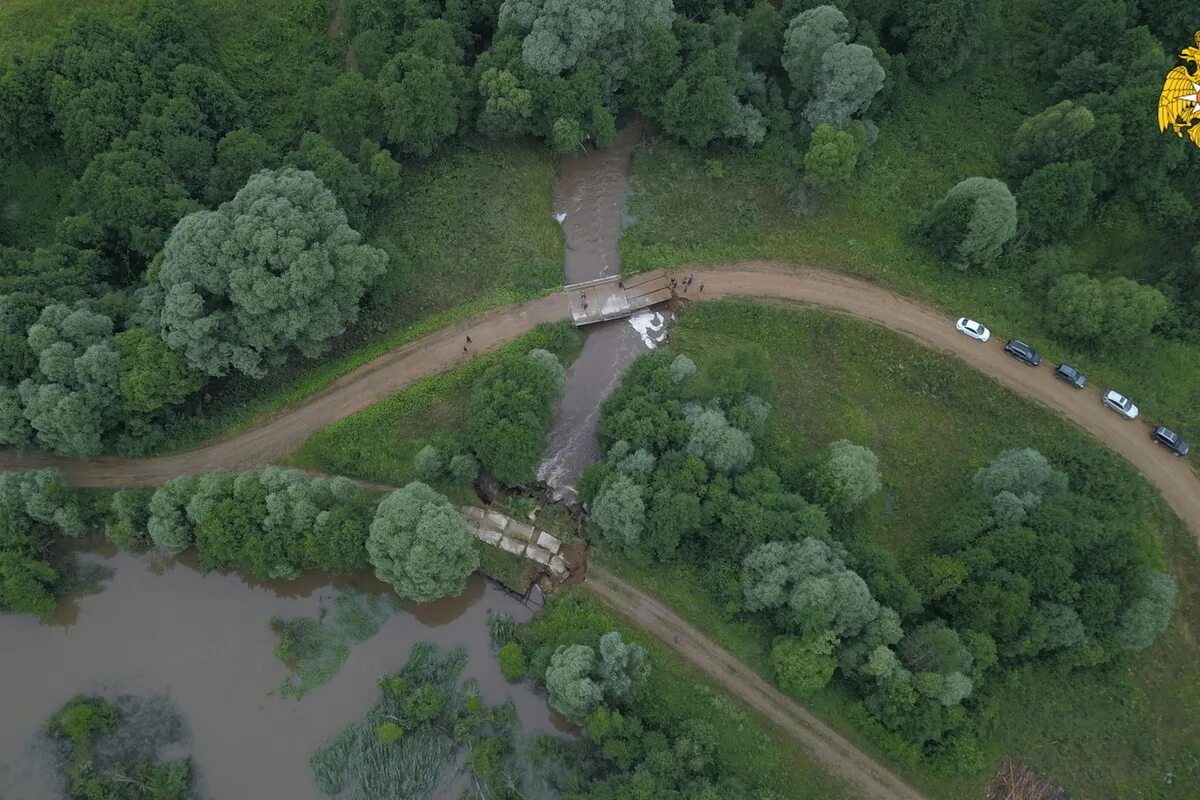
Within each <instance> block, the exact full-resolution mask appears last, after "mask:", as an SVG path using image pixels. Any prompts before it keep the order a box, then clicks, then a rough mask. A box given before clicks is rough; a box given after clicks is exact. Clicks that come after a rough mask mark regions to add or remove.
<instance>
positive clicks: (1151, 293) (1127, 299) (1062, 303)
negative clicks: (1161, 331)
mask: <svg viewBox="0 0 1200 800" xmlns="http://www.w3.org/2000/svg"><path fill="white" fill-rule="evenodd" d="M1046 300H1047V310H1048V312H1049V321H1050V326H1051V328H1052V330H1054V331H1055V332H1056V333H1058V334H1060V335H1061V336H1064V337H1066V338H1069V339H1074V340H1076V341H1080V342H1087V343H1090V344H1096V345H1100V346H1103V347H1107V348H1120V347H1126V346H1128V345H1130V344H1135V343H1137V342H1140V341H1141V340H1143V339H1145V338H1146V337H1147V336H1149V335H1150V332H1151V331H1152V330H1153V329H1154V327H1155V326H1156V325H1158V324H1159V323H1160V322H1162V320H1163V319H1164V318H1165V317H1166V315H1167V312H1168V311H1170V308H1171V304H1170V302H1169V301H1168V300H1167V298H1166V297H1164V296H1163V294H1162V292H1160V291H1158V290H1157V289H1155V288H1153V287H1151V286H1143V285H1142V284H1139V283H1137V282H1136V281H1132V280H1130V279H1129V278H1123V277H1118V278H1113V279H1111V280H1109V281H1100V280H1098V279H1096V278H1090V277H1088V276H1086V275H1081V274H1078V273H1073V274H1069V275H1064V276H1063V277H1062V278H1060V279H1059V280H1058V282H1057V283H1056V284H1055V285H1054V288H1053V289H1051V290H1050V293H1049V294H1048V295H1047V298H1046Z"/></svg>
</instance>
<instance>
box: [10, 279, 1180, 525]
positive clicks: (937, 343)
mask: <svg viewBox="0 0 1200 800" xmlns="http://www.w3.org/2000/svg"><path fill="white" fill-rule="evenodd" d="M684 272H685V270H680V271H679V272H678V273H677V274H684ZM701 283H703V284H704V291H703V292H700V291H699V284H701ZM733 297H745V298H757V299H767V300H788V301H794V302H797V303H802V304H806V305H814V306H820V307H822V308H826V309H830V310H833V311H838V312H842V313H845V314H848V315H850V316H854V317H857V318H859V319H863V320H867V321H869V322H873V323H875V324H877V325H880V326H882V327H885V328H888V329H889V330H892V331H896V332H897V333H902V334H904V335H906V336H908V337H910V338H912V339H914V340H916V341H918V342H920V343H921V344H924V345H926V346H928V347H932V348H934V349H936V350H940V351H942V352H944V353H948V354H950V355H952V356H955V357H956V358H959V359H961V360H962V361H963V362H964V363H966V364H968V365H969V366H971V367H974V368H975V369H977V370H979V371H980V372H982V373H984V374H986V375H989V376H991V377H992V378H994V379H995V380H997V381H999V382H1000V383H1001V384H1003V385H1004V386H1006V387H1008V388H1009V389H1012V390H1013V391H1015V392H1017V393H1018V394H1021V395H1023V396H1025V397H1028V398H1031V399H1033V400H1036V401H1037V402H1039V403H1041V404H1042V405H1044V406H1046V407H1048V408H1050V409H1053V410H1054V411H1056V412H1058V413H1059V414H1061V415H1062V416H1063V417H1064V418H1065V419H1068V420H1070V421H1072V422H1074V423H1075V424H1077V425H1079V426H1080V427H1081V428H1083V429H1084V430H1086V431H1088V432H1089V433H1091V434H1092V435H1093V436H1095V437H1096V438H1097V439H1098V440H1100V441H1101V442H1103V443H1104V444H1105V445H1107V446H1108V447H1109V448H1110V449H1111V450H1113V451H1114V452H1115V453H1117V454H1118V455H1120V456H1122V457H1123V458H1125V459H1126V460H1127V461H1129V462H1130V463H1131V464H1133V465H1134V466H1135V467H1137V468H1138V469H1139V470H1141V472H1142V474H1143V475H1144V476H1145V477H1146V479H1147V480H1148V481H1150V483H1152V484H1153V485H1154V486H1156V487H1157V488H1158V490H1159V491H1160V492H1161V493H1162V496H1163V498H1164V499H1165V500H1166V501H1167V503H1168V504H1169V505H1170V506H1171V508H1172V509H1174V511H1175V513H1176V514H1178V515H1179V516H1180V518H1182V519H1183V521H1184V522H1185V523H1186V524H1187V526H1188V527H1189V528H1190V529H1191V530H1192V532H1193V534H1196V535H1197V536H1198V537H1200V478H1197V476H1196V474H1195V473H1194V472H1193V471H1192V469H1191V468H1190V466H1189V465H1188V464H1187V463H1186V462H1184V461H1181V460H1180V459H1178V458H1176V457H1175V456H1173V455H1171V454H1170V453H1169V452H1167V450H1166V448H1164V447H1161V446H1160V445H1157V444H1155V443H1154V442H1153V441H1152V440H1151V438H1150V428H1149V427H1148V426H1147V424H1146V423H1145V422H1143V421H1141V420H1134V421H1129V420H1125V419H1123V418H1121V417H1120V416H1118V415H1117V414H1115V413H1113V412H1112V411H1110V410H1108V409H1107V408H1105V407H1104V406H1103V405H1102V404H1101V402H1100V391H1099V390H1098V389H1096V388H1092V387H1089V388H1087V389H1084V390H1076V389H1072V388H1071V387H1070V386H1067V385H1066V384H1065V383H1063V382H1062V381H1059V380H1057V379H1056V378H1055V377H1054V375H1053V370H1051V369H1049V368H1048V367H1047V366H1046V365H1043V366H1042V367H1040V368H1035V367H1029V366H1026V365H1025V364H1023V363H1021V362H1018V361H1017V360H1016V359H1013V358H1010V357H1009V356H1006V355H1005V354H1004V350H1003V341H1002V340H1000V339H999V338H998V337H997V338H995V339H993V340H992V341H989V342H986V343H980V342H977V341H975V340H973V339H970V338H968V337H966V336H964V335H963V334H961V333H959V332H958V331H956V330H955V329H954V320H953V319H952V318H950V317H947V316H945V315H944V314H942V313H941V312H938V311H935V310H933V309H931V308H929V307H927V306H924V305H921V304H920V303H918V302H916V301H913V300H910V299H907V298H905V297H902V296H900V295H898V294H896V293H894V292H891V291H889V290H887V289H883V288H880V287H878V286H874V285H872V284H869V283H865V282H863V281H860V280H856V279H854V278H850V277H847V276H845V275H839V274H836V273H832V272H826V271H824V270H815V269H799V268H796V267H789V266H786V265H781V264H773V263H769V262H742V263H739V264H735V265H730V266H729V267H727V268H722V267H712V268H706V269H704V270H703V271H697V272H696V280H695V286H694V288H693V289H692V290H691V291H689V293H688V299H689V300H691V301H705V300H715V299H721V298H733ZM567 313H568V312H567V298H566V296H565V295H562V294H554V295H550V296H547V297H544V298H542V299H540V300H535V301H532V302H529V303H523V304H520V305H515V306H508V307H506V308H502V309H498V310H496V311H493V312H491V313H489V314H485V315H483V316H481V317H477V318H475V319H474V320H472V321H470V322H467V323H464V324H461V325H457V326H454V327H452V328H448V329H445V330H442V331H439V332H437V333H435V334H431V335H430V336H427V337H424V338H422V339H418V340H416V341H414V342H411V343H410V344H408V345H406V346H404V347H402V348H400V349H398V350H395V351H393V352H391V353H388V354H387V355H384V356H381V357H380V358H378V359H375V360H374V361H372V362H370V363H368V364H365V365H363V366H362V367H360V368H359V369H357V370H355V371H354V372H351V373H349V374H348V375H346V376H344V377H343V378H341V379H339V380H338V381H336V382H335V383H333V384H331V385H330V386H329V387H327V388H326V389H325V390H323V391H322V392H320V393H319V394H317V395H314V396H313V397H311V398H309V399H308V400H306V401H304V402H303V403H299V404H297V405H295V406H291V407H290V408H287V409H284V410H283V411H280V412H279V413H277V414H275V415H272V416H269V417H267V418H265V419H263V420H262V421H260V422H258V423H256V424H255V425H253V426H251V427H249V428H247V429H245V430H242V431H240V432H238V433H236V434H233V435H231V436H229V437H226V438H223V439H220V440H217V441H215V442H213V443H212V444H209V445H207V446H205V447H202V448H199V449H197V450H192V451H189V452H185V453H179V454H176V455H171V456H163V457H159V458H149V459H121V458H98V459H91V460H86V461H79V460H75V459H69V458H61V457H57V456H48V455H26V454H19V453H12V452H4V453H2V454H0V469H5V470H16V469H37V468H41V467H47V466H52V467H58V468H59V469H61V470H62V472H63V474H64V475H66V476H67V478H68V479H70V480H71V481H73V482H75V483H78V484H80V485H84V486H109V487H118V486H154V485H157V484H161V483H164V482H165V481H167V480H168V479H170V478H173V477H175V476H176V475H182V474H191V473H198V472H204V471H206V470H212V469H218V468H224V469H243V470H245V469H254V468H257V467H262V466H266V465H267V464H270V463H272V462H274V461H278V460H279V459H280V458H281V457H282V456H283V455H286V454H287V453H289V452H291V451H292V450H294V449H295V448H296V447H297V446H298V445H299V444H300V443H301V442H303V441H304V440H305V439H306V438H307V437H308V436H309V435H311V434H312V433H314V432H315V431H317V430H320V429H321V428H323V427H324V426H326V425H328V424H330V423H331V422H334V421H336V420H338V419H341V418H342V417H345V416H347V415H349V414H353V413H355V412H357V411H361V410H362V409H364V408H366V407H367V406H370V405H371V404H373V403H375V402H378V401H379V400H382V399H383V398H385V397H387V396H388V395H391V394H394V393H395V392H397V391H399V390H401V389H403V388H405V387H406V386H408V385H410V384H412V383H413V382H414V381H417V380H420V379H421V378H425V377H428V376H430V375H433V374H436V373H438V372H441V371H443V370H446V369H448V368H450V367H451V366H453V365H454V363H456V362H457V361H459V360H460V359H462V358H463V357H464V356H463V353H462V346H463V342H464V336H465V335H466V334H467V333H469V334H470V335H471V338H472V340H473V341H474V344H473V345H472V351H473V352H482V351H486V350H491V349H495V348H496V347H499V346H501V345H503V344H504V343H506V342H509V341H512V340H513V339H515V338H517V337H518V336H520V335H522V334H524V333H526V332H528V331H529V330H530V329H532V328H534V327H535V326H537V325H538V324H541V323H543V322H553V321H557V320H562V319H566V318H567ZM1135 399H1136V398H1135ZM929 413H931V414H936V413H937V408H936V406H931V407H930V409H929ZM979 424H981V425H986V424H987V420H984V419H981V420H980V421H979Z"/></svg>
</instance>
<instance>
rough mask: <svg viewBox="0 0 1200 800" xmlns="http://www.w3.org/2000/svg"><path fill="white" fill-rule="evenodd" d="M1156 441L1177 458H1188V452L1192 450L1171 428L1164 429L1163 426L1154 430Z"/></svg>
mask: <svg viewBox="0 0 1200 800" xmlns="http://www.w3.org/2000/svg"><path fill="white" fill-rule="evenodd" d="M1154 441H1156V442H1158V443H1159V444H1161V445H1162V446H1163V447H1165V448H1167V449H1168V450H1170V451H1171V452H1172V453H1174V454H1175V455H1177V456H1186V455H1187V454H1188V450H1191V449H1192V448H1190V447H1188V443H1187V442H1185V441H1184V440H1183V439H1181V438H1179V434H1178V433H1176V432H1175V431H1173V430H1171V429H1170V428H1164V427H1162V426H1161V425H1160V426H1159V427H1157V428H1155V429H1154Z"/></svg>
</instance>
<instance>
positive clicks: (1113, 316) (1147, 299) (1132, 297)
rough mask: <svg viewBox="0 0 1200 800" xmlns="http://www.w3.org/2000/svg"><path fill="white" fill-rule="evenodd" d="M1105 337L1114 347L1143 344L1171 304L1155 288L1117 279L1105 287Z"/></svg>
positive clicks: (1122, 278)
mask: <svg viewBox="0 0 1200 800" xmlns="http://www.w3.org/2000/svg"><path fill="white" fill-rule="evenodd" d="M1104 295H1105V300H1106V303H1105V305H1106V314H1105V322H1104V335H1105V338H1106V340H1108V341H1110V342H1114V343H1126V342H1139V341H1141V340H1143V339H1145V338H1146V337H1147V336H1149V335H1150V332H1151V331H1152V330H1154V327H1155V326H1156V325H1158V323H1160V322H1162V320H1163V318H1164V317H1166V315H1167V312H1168V311H1170V310H1171V303H1170V301H1168V300H1167V298H1166V297H1164V296H1163V294H1162V292H1160V291H1159V290H1158V289H1155V288H1154V287H1153V286H1143V285H1142V284H1140V283H1138V282H1137V281H1133V280H1130V279H1129V278H1124V277H1117V278H1113V279H1112V280H1110V281H1107V282H1106V283H1105V284H1104Z"/></svg>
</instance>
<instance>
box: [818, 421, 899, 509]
mask: <svg viewBox="0 0 1200 800" xmlns="http://www.w3.org/2000/svg"><path fill="white" fill-rule="evenodd" d="M811 480H812V483H813V485H814V487H815V488H816V491H817V494H818V495H819V496H820V498H821V501H822V502H823V503H825V504H826V505H827V506H828V507H829V508H831V509H834V510H836V511H841V512H843V513H845V512H849V511H852V510H853V509H854V508H856V507H857V506H858V505H859V504H861V503H862V502H863V501H864V500H866V499H867V498H868V497H870V496H871V495H873V494H875V493H876V492H878V491H879V490H880V489H882V488H883V476H882V475H880V473H879V457H878V456H876V455H875V453H874V452H873V451H872V450H871V448H869V447H864V446H863V445H858V444H854V443H853V442H850V441H848V440H846V439H840V440H838V441H836V442H834V443H833V444H831V445H829V452H828V454H827V455H826V457H825V459H824V460H823V461H822V462H821V464H820V466H818V467H817V468H816V469H815V470H814V471H813V474H812V477H811Z"/></svg>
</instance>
